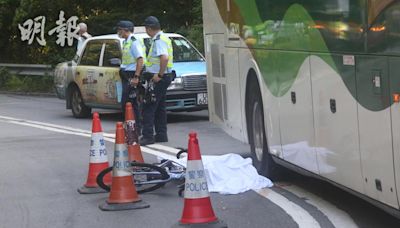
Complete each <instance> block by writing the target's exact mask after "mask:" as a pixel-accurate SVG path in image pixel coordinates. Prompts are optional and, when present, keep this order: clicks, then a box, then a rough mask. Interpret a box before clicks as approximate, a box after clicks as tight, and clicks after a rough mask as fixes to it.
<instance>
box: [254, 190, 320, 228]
mask: <svg viewBox="0 0 400 228" xmlns="http://www.w3.org/2000/svg"><path fill="white" fill-rule="evenodd" d="M255 192H257V193H258V194H260V195H261V196H263V197H265V198H267V199H269V200H270V201H271V202H272V203H274V204H276V205H277V206H279V207H280V208H282V209H283V210H284V211H285V212H286V213H287V214H288V215H289V216H290V217H292V219H293V220H294V221H295V222H296V223H297V224H298V225H299V228H320V227H321V226H320V225H319V223H318V222H317V220H315V219H314V217H312V216H311V215H310V214H309V213H308V212H307V211H306V210H304V209H303V208H302V207H300V206H299V205H297V204H295V203H293V202H292V201H290V200H288V199H287V198H285V197H284V196H282V195H280V194H278V193H276V192H275V191H273V190H272V189H268V188H264V189H261V190H257V191H255Z"/></svg>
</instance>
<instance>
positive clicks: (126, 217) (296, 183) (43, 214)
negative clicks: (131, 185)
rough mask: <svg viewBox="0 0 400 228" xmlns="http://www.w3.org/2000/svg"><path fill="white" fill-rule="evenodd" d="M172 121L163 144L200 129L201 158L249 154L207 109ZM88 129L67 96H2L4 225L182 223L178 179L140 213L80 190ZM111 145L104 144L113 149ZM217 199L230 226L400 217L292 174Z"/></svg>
mask: <svg viewBox="0 0 400 228" xmlns="http://www.w3.org/2000/svg"><path fill="white" fill-rule="evenodd" d="M97 111H99V112H100V118H101V120H102V127H103V130H104V132H105V134H110V135H112V134H113V133H114V132H115V122H117V121H120V120H121V119H120V115H119V114H118V113H115V112H113V111H108V110H97ZM11 118H14V119H11ZM168 122H169V124H168V132H169V140H170V141H169V142H168V143H164V145H165V146H169V147H187V139H188V133H189V132H190V131H192V130H194V131H196V132H197V133H198V136H199V143H200V149H201V152H202V154H203V155H221V154H226V153H238V154H241V155H242V156H244V157H247V156H249V147H248V145H245V144H243V143H240V142H238V141H236V140H234V139H232V138H231V137H230V136H228V135H226V134H225V133H223V132H222V131H221V130H220V129H219V128H217V127H216V126H214V125H213V124H212V123H210V122H208V115H207V112H206V111H202V112H194V113H181V114H179V113H171V114H169V115H168ZM90 130H91V119H75V118H73V117H72V114H71V112H70V111H69V110H65V103H64V101H62V100H58V99H57V98H53V97H28V96H17V95H4V94H3V95H2V94H0V202H1V203H0V211H1V212H2V213H0V227H5V228H8V227H128V226H129V227H171V226H172V225H173V224H175V223H176V222H178V220H179V219H180V217H181V213H182V208H183V202H184V199H183V198H180V197H179V196H178V194H177V188H176V186H177V183H169V184H167V185H166V186H165V187H164V188H162V189H159V190H157V191H154V192H151V193H146V194H141V195H140V198H141V199H142V200H143V201H145V202H147V203H149V204H150V208H147V209H141V210H134V211H118V212H103V211H100V210H99V209H98V206H99V204H101V203H103V202H104V201H105V200H106V198H107V197H108V194H107V193H103V194H94V195H81V194H79V193H78V192H77V191H76V189H77V188H79V187H81V186H82V185H83V183H84V182H85V180H86V175H87V167H88V150H89V143H90V141H89V140H90V138H89V137H90V134H87V133H85V132H89V133H90ZM113 146H114V145H113V143H112V142H108V141H107V142H106V147H107V149H108V151H112V150H113ZM108 155H109V161H111V160H112V153H108ZM144 156H145V160H146V161H154V160H155V157H154V156H153V155H151V154H147V153H144ZM211 200H212V204H213V209H214V212H215V213H216V215H217V216H218V217H219V218H220V219H222V220H224V221H226V223H227V224H228V226H229V227H238V228H241V227H271V228H272V227H280V228H281V227H283V228H286V227H287V228H292V227H306V228H310V227H324V228H325V227H345V228H347V227H366V228H379V227H385V228H387V227H388V228H391V227H393V228H395V227H400V222H399V220H398V219H396V218H394V217H392V216H390V215H388V214H386V213H385V212H383V211H381V210H380V209H377V208H375V207H374V206H372V205H370V204H368V203H366V202H364V201H363V200H361V199H359V198H357V197H354V196H352V195H351V194H348V193H346V192H343V191H342V190H340V189H338V188H336V187H334V186H332V185H330V184H327V183H325V182H323V181H319V180H315V179H312V178H307V177H303V176H300V175H297V174H294V173H292V172H288V173H287V174H286V176H285V177H284V179H283V180H281V181H279V182H277V183H275V187H273V188H271V189H264V190H262V191H260V192H258V193H257V192H255V191H247V192H245V193H242V194H237V195H221V194H216V193H212V194H211Z"/></svg>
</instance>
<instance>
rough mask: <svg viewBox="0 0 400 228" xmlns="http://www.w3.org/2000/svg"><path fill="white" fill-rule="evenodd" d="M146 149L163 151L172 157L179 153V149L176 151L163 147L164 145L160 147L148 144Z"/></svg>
mask: <svg viewBox="0 0 400 228" xmlns="http://www.w3.org/2000/svg"><path fill="white" fill-rule="evenodd" d="M147 147H150V148H153V149H158V150H162V151H165V152H167V153H170V154H173V155H176V154H178V152H179V151H181V150H180V149H176V148H173V147H169V146H164V145H160V144H150V145H147Z"/></svg>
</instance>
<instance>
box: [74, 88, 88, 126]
mask: <svg viewBox="0 0 400 228" xmlns="http://www.w3.org/2000/svg"><path fill="white" fill-rule="evenodd" d="M71 109H72V114H73V115H74V117H75V118H86V117H89V116H90V114H91V113H92V109H91V108H89V107H87V106H86V105H85V103H83V99H82V95H81V92H80V91H79V89H78V88H76V87H73V88H72V92H71Z"/></svg>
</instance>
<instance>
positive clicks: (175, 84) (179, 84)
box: [168, 77, 183, 90]
mask: <svg viewBox="0 0 400 228" xmlns="http://www.w3.org/2000/svg"><path fill="white" fill-rule="evenodd" d="M177 89H183V78H181V77H179V78H178V77H176V78H175V79H174V80H173V81H172V82H171V85H169V87H168V90H177Z"/></svg>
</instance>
